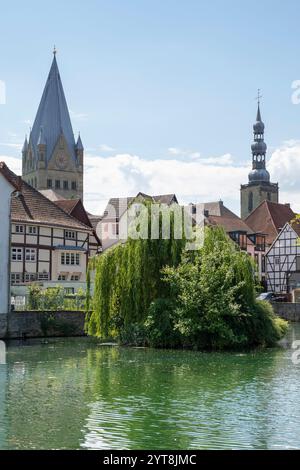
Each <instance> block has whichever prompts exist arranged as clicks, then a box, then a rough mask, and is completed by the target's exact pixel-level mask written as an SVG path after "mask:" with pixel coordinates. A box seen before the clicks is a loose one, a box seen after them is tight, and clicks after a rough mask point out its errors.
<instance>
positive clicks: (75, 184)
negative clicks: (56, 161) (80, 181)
mask: <svg viewBox="0 0 300 470" xmlns="http://www.w3.org/2000/svg"><path fill="white" fill-rule="evenodd" d="M72 189H73V191H76V189H77V183H76V181H72Z"/></svg>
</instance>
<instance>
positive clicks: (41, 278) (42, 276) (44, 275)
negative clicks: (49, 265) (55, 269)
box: [38, 272, 49, 281]
mask: <svg viewBox="0 0 300 470" xmlns="http://www.w3.org/2000/svg"><path fill="white" fill-rule="evenodd" d="M38 280H39V281H48V280H49V273H46V272H43V273H38Z"/></svg>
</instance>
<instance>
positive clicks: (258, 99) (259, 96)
mask: <svg viewBox="0 0 300 470" xmlns="http://www.w3.org/2000/svg"><path fill="white" fill-rule="evenodd" d="M261 98H262V95H261V94H260V88H258V90H257V97H256V98H255V99H256V100H257V104H258V105H259V104H260V99H261Z"/></svg>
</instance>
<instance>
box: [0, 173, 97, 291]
mask: <svg viewBox="0 0 300 470" xmlns="http://www.w3.org/2000/svg"><path fill="white" fill-rule="evenodd" d="M1 165H2V166H1V167H0V172H1V174H2V176H4V178H5V179H6V181H7V182H9V183H11V184H12V185H14V187H15V188H16V189H15V192H14V193H13V196H12V198H11V251H10V271H11V284H12V285H17V284H30V283H32V282H35V281H39V282H46V281H72V282H85V281H86V270H87V264H88V259H89V257H90V256H93V255H95V254H97V253H98V252H99V243H98V239H97V237H95V233H94V229H93V228H92V227H91V226H88V225H86V224H85V223H83V222H80V221H79V220H78V218H76V217H73V216H72V215H70V214H68V213H67V211H65V210H64V209H62V208H61V207H59V206H58V205H56V204H55V203H53V202H52V201H50V200H49V199H47V198H46V197H45V196H43V195H42V194H41V193H40V192H39V191H37V190H35V189H34V188H32V187H31V186H30V185H29V184H28V183H26V182H25V181H23V180H22V179H21V178H20V177H18V176H16V175H15V174H14V173H13V172H11V171H10V170H9V169H8V168H7V166H6V165H5V164H1Z"/></svg>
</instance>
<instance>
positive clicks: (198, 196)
mask: <svg viewBox="0 0 300 470" xmlns="http://www.w3.org/2000/svg"><path fill="white" fill-rule="evenodd" d="M0 161H5V162H6V164H7V165H8V166H9V168H11V170H12V171H14V172H15V173H17V174H20V173H21V167H22V161H21V158H15V157H8V156H0ZM249 170H250V162H245V163H244V164H243V165H239V166H237V165H235V164H234V162H233V159H232V156H231V155H230V154H225V155H221V156H219V157H209V158H196V159H181V158H180V156H175V155H174V157H173V158H169V159H163V158H153V159H151V160H149V159H145V158H142V157H140V156H137V155H130V154H117V155H112V156H108V157H100V156H92V155H90V154H86V156H85V205H86V207H87V210H88V211H89V212H92V213H95V214H101V213H102V212H103V210H104V208H105V206H106V204H107V202H108V199H109V198H110V197H126V196H133V195H135V194H137V193H138V192H139V191H143V192H145V193H148V194H164V193H165V194H166V193H175V194H176V195H177V197H178V199H179V201H180V202H184V203H189V202H192V201H193V202H196V201H197V202H204V201H213V200H219V199H222V200H223V201H224V203H225V204H226V205H227V206H228V207H229V208H230V209H232V210H234V211H235V212H236V213H239V204H240V202H239V201H240V191H239V190H240V184H241V183H246V182H247V179H248V177H247V175H248V172H249ZM268 170H269V172H270V175H271V181H274V182H279V187H280V202H282V203H285V202H290V203H291V206H292V208H293V209H294V210H295V211H298V212H300V177H299V175H300V142H299V141H295V140H293V141H288V142H284V143H283V145H282V146H281V147H280V148H278V149H276V150H275V151H274V152H273V154H272V155H271V157H270V158H269V160H268Z"/></svg>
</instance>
